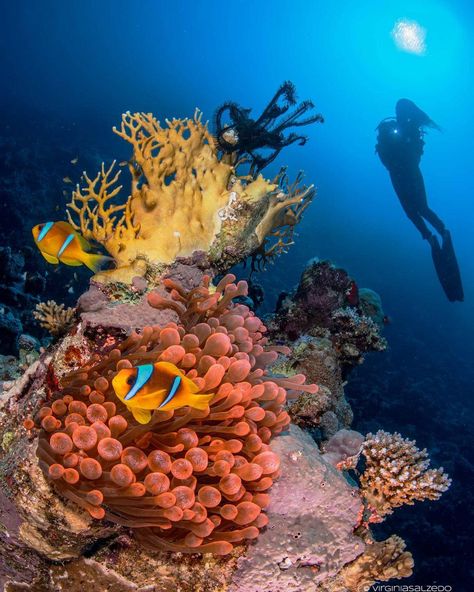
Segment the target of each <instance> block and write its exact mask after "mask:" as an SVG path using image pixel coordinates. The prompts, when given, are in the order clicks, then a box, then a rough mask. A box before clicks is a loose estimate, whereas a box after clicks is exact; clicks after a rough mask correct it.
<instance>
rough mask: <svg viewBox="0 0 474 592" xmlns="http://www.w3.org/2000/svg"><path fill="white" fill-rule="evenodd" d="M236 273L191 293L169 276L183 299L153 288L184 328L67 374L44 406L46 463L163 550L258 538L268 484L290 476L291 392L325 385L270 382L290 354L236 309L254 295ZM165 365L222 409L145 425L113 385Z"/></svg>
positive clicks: (204, 548)
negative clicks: (286, 439)
mask: <svg viewBox="0 0 474 592" xmlns="http://www.w3.org/2000/svg"><path fill="white" fill-rule="evenodd" d="M234 279H235V277H234V276H226V277H225V278H223V279H222V280H221V282H219V284H218V285H217V286H216V287H215V288H214V289H213V290H210V289H209V278H208V277H207V278H205V279H204V283H203V284H202V285H201V286H199V287H198V288H195V289H194V290H191V291H186V290H184V289H183V287H182V286H180V285H179V284H176V283H175V282H173V281H171V280H165V286H166V287H167V288H168V289H169V290H170V292H171V297H172V299H170V298H169V297H164V296H161V295H160V294H159V293H157V292H151V293H150V294H149V296H148V301H149V302H150V304H151V305H152V306H153V307H156V308H160V309H172V310H174V311H175V312H176V313H177V314H178V317H179V321H178V324H174V323H171V324H167V325H166V326H165V327H164V328H160V327H145V328H144V329H143V331H142V334H141V335H138V334H132V335H130V336H129V337H128V338H127V339H126V340H125V341H124V342H123V343H121V344H118V345H117V346H116V347H114V349H112V350H111V351H110V352H109V354H108V355H105V356H104V357H103V358H101V359H100V358H98V357H96V358H93V359H92V360H90V361H89V362H87V363H86V364H85V365H83V366H81V367H80V368H79V369H78V370H76V371H74V372H72V373H70V374H67V375H66V376H64V377H63V378H62V380H61V386H62V388H61V390H60V391H59V392H58V393H57V394H56V395H55V396H54V400H53V402H52V403H51V404H48V405H46V406H44V407H42V408H41V409H40V411H39V415H38V420H39V421H40V422H41V426H42V428H43V429H42V432H41V435H40V439H39V445H38V456H39V458H40V466H41V467H42V468H43V471H44V472H45V474H46V475H47V476H48V478H49V479H51V480H52V481H53V483H54V486H55V487H56V489H57V490H58V491H59V492H60V493H61V494H62V495H64V496H65V497H67V498H68V499H70V500H71V501H74V502H76V503H78V504H79V505H80V506H81V507H83V508H84V509H86V510H87V511H88V512H89V514H90V515H91V516H92V517H93V518H97V519H101V518H104V517H105V518H107V519H108V520H109V521H112V522H117V523H118V524H122V525H126V526H130V527H132V528H134V529H135V530H136V533H137V537H139V540H140V541H141V542H142V543H143V544H144V545H149V546H151V547H152V548H163V549H166V550H173V551H190V552H196V551H201V552H212V553H216V554H225V553H228V552H230V551H231V550H232V547H233V545H232V543H235V542H240V541H242V540H244V539H253V538H255V537H256V536H258V533H259V529H260V528H262V527H263V526H265V525H266V524H267V518H266V516H265V514H262V513H261V512H262V509H264V508H265V507H266V506H267V505H268V502H269V497H268V495H267V493H266V491H267V490H268V489H269V488H270V487H271V485H272V483H273V480H274V479H275V478H276V477H277V476H278V474H279V471H278V469H279V463H280V461H279V458H278V456H277V455H276V454H275V453H273V452H271V451H270V448H269V445H268V444H269V442H270V439H271V437H272V435H275V434H278V433H279V432H280V431H281V430H282V429H284V428H285V427H286V426H287V425H288V423H289V417H288V414H287V413H286V412H285V411H284V410H283V405H284V403H285V400H286V395H287V392H286V390H285V389H288V390H289V392H290V394H291V395H292V396H295V395H296V394H298V393H299V392H300V391H310V392H315V388H314V385H313V386H305V385H304V384H303V380H304V377H303V376H301V375H298V376H294V377H292V378H287V379H278V378H275V379H269V378H267V377H266V372H265V369H266V366H267V365H268V364H269V363H271V362H273V361H274V360H275V358H276V357H277V356H278V353H277V351H275V350H274V349H272V348H269V346H268V345H267V339H266V338H265V337H264V335H263V334H264V333H265V331H266V328H265V326H264V325H263V324H262V322H261V321H260V319H258V317H256V316H255V315H254V314H253V313H252V312H251V311H250V310H249V309H248V308H247V307H246V306H244V305H239V304H237V305H233V304H232V299H233V298H234V297H236V296H241V295H246V293H247V285H246V284H245V282H240V283H239V284H238V285H236V284H233V283H232V282H233V280H234ZM156 361H166V362H170V363H172V364H174V365H176V367H177V368H179V369H181V370H182V371H184V372H186V375H187V376H188V377H189V378H191V379H192V380H193V381H194V382H195V384H196V385H197V386H198V387H199V389H200V392H202V393H212V394H214V398H213V399H212V402H211V403H210V404H209V406H210V409H207V410H205V411H199V410H197V409H193V408H188V407H184V408H182V409H176V410H175V411H164V410H163V411H159V410H156V411H155V412H154V415H153V418H152V421H151V422H150V423H149V424H146V425H140V424H137V422H136V421H134V419H133V417H132V415H131V414H130V412H129V411H128V410H127V407H126V406H125V405H123V404H122V403H121V402H120V401H119V399H118V398H117V397H116V395H115V393H114V392H113V389H112V388H111V380H112V378H113V376H114V375H115V373H116V372H117V371H119V370H121V369H123V368H131V367H133V366H134V365H139V364H143V363H154V362H156Z"/></svg>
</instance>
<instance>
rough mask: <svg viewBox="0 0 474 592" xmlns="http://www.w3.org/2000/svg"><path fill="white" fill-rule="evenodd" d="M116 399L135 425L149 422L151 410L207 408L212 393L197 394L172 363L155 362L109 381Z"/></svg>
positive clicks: (195, 389)
mask: <svg viewBox="0 0 474 592" xmlns="http://www.w3.org/2000/svg"><path fill="white" fill-rule="evenodd" d="M112 387H113V389H114V391H115V394H116V395H117V397H118V398H119V399H120V400H121V401H122V403H125V405H126V406H127V408H128V410H129V411H131V412H132V414H133V417H134V418H135V419H136V420H137V421H138V422H139V423H143V424H145V423H149V422H150V420H151V416H152V412H153V411H154V410H155V409H162V410H170V409H179V408H180V407H185V406H186V405H189V407H194V409H202V410H204V409H207V407H208V405H209V403H210V401H211V399H212V398H213V396H214V394H210V395H205V394H200V393H199V388H198V387H197V386H196V385H195V384H194V382H193V381H192V380H191V379H189V378H187V377H186V376H185V375H184V374H183V373H182V372H181V371H180V370H179V369H178V368H177V367H176V366H175V365H174V364H171V363H169V362H156V363H155V364H143V365H141V366H136V367H135V368H123V369H122V370H120V371H119V372H118V373H117V374H116V375H115V377H114V378H113V379H112Z"/></svg>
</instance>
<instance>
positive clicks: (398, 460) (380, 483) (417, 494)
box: [360, 430, 451, 522]
mask: <svg viewBox="0 0 474 592" xmlns="http://www.w3.org/2000/svg"><path fill="white" fill-rule="evenodd" d="M362 454H363V456H364V457H365V462H366V468H365V471H364V473H363V474H362V475H361V478H360V485H361V493H362V496H363V497H364V498H365V499H366V500H367V502H368V503H369V505H370V507H371V508H372V509H373V511H374V512H376V514H375V515H374V518H373V519H372V521H374V522H376V521H377V520H381V519H382V517H383V516H386V515H387V514H391V513H392V512H393V509H394V508H398V507H399V506H402V505H404V504H408V505H413V504H414V503H415V501H423V500H437V499H439V498H440V497H441V494H442V493H443V492H444V491H446V490H447V489H448V488H449V486H450V485H451V479H450V478H449V477H448V476H447V475H446V474H445V473H444V470H443V468H442V467H441V468H439V469H429V468H428V467H429V465H430V460H429V457H428V454H427V452H426V450H419V449H418V448H417V447H416V445H415V442H414V441H412V440H408V439H406V438H402V436H401V435H400V434H398V433H395V434H389V433H387V432H384V431H382V430H379V431H378V432H377V433H376V434H367V438H366V441H365V442H364V445H363V447H362Z"/></svg>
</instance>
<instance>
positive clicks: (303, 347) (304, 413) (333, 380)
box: [272, 336, 353, 441]
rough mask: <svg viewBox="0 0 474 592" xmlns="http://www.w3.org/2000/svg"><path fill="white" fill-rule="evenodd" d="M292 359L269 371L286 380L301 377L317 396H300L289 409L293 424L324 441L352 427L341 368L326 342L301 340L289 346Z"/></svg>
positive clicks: (311, 339)
mask: <svg viewBox="0 0 474 592" xmlns="http://www.w3.org/2000/svg"><path fill="white" fill-rule="evenodd" d="M291 349H292V352H291V357H290V358H286V359H285V358H284V357H283V359H282V360H281V361H280V360H279V361H277V363H276V365H273V366H272V371H273V372H276V373H281V374H283V375H285V376H291V375H292V374H297V373H302V374H304V375H305V376H307V377H308V380H310V381H311V382H314V383H316V384H317V385H318V387H319V389H318V392H317V393H316V394H312V393H302V394H301V395H300V396H299V397H298V398H297V399H296V400H295V401H294V402H292V403H291V405H290V407H289V410H288V411H289V414H290V417H291V419H292V421H293V422H294V423H296V424H297V425H299V426H301V427H303V428H305V429H308V430H310V431H311V434H312V435H313V437H314V438H315V439H316V440H318V441H320V440H327V439H328V438H330V437H331V436H332V435H333V434H334V433H335V432H337V431H338V430H339V429H341V428H347V427H349V426H350V425H351V423H352V419H353V414H352V410H351V408H350V406H349V404H348V402H347V401H346V399H345V396H344V387H343V379H342V372H341V366H340V362H339V358H338V356H337V353H336V351H335V350H334V347H333V345H332V343H331V341H330V340H329V339H327V338H317V337H308V336H303V337H301V338H300V339H298V340H297V341H295V342H294V343H292V344H291Z"/></svg>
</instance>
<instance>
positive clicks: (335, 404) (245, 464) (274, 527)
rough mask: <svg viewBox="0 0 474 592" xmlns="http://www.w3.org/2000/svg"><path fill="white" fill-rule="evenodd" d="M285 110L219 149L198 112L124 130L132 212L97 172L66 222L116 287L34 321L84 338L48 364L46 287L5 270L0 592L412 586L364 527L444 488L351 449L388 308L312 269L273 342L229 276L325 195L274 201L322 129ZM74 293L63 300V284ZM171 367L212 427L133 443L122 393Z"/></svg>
mask: <svg viewBox="0 0 474 592" xmlns="http://www.w3.org/2000/svg"><path fill="white" fill-rule="evenodd" d="M292 93H293V89H292V87H291V86H289V85H286V86H284V87H282V88H281V89H279V91H278V92H277V94H276V95H275V97H274V99H273V100H272V102H271V103H270V105H269V107H268V108H267V109H266V110H265V111H264V113H263V114H262V116H261V117H260V118H258V119H257V120H251V119H250V118H249V117H248V112H247V113H245V112H244V110H241V109H240V108H237V107H236V108H235V109H234V110H233V111H232V109H231V108H229V109H228V112H229V113H230V112H231V111H232V113H233V114H234V115H235V118H234V126H235V127H236V129H234V130H233V129H228V128H227V127H225V125H224V124H223V118H221V119H219V122H218V123H219V124H222V126H221V129H220V131H219V130H217V131H218V134H217V138H216V137H214V136H212V135H211V133H210V132H209V130H208V129H207V126H206V125H205V124H204V123H203V122H202V120H201V115H200V114H199V113H198V112H196V114H195V116H194V118H191V119H173V120H172V121H166V123H165V125H163V126H162V125H161V124H160V123H159V122H158V121H157V120H156V119H155V118H154V117H153V116H152V115H151V114H145V113H135V114H131V113H128V112H127V113H125V114H124V115H123V117H122V124H121V126H120V128H119V129H114V131H115V133H117V135H118V136H120V137H121V138H122V139H124V140H125V141H126V142H128V143H129V144H130V145H131V146H132V151H133V154H132V157H131V159H130V161H129V162H128V171H129V173H130V175H131V191H130V196H129V197H126V196H124V195H123V194H122V187H121V185H120V182H119V181H120V174H119V173H118V172H117V169H116V168H115V165H114V164H112V165H111V166H110V167H106V166H105V165H102V167H101V169H100V171H99V173H98V175H97V176H96V177H90V176H88V175H87V174H86V173H83V176H82V179H81V183H80V184H79V185H77V186H76V188H75V190H74V191H73V194H72V196H71V198H70V203H69V205H68V207H69V211H68V216H69V219H70V221H71V223H73V224H74V225H75V228H76V229H77V230H79V231H80V232H81V233H82V234H83V235H84V237H85V238H86V239H91V240H95V241H97V242H99V243H100V244H102V245H103V246H104V247H105V248H106V249H107V250H108V251H109V253H110V254H111V255H112V256H113V257H114V259H115V261H116V264H117V269H115V270H112V271H109V272H103V273H101V274H99V275H97V276H96V277H95V278H94V280H93V281H92V282H91V285H90V288H89V290H88V291H87V292H85V293H84V294H82V296H81V297H80V298H79V301H78V304H77V314H76V315H75V317H74V318H73V317H72V313H68V312H67V311H66V310H65V309H62V308H61V307H57V305H56V307H54V306H53V305H51V307H50V308H49V309H48V310H46V308H45V307H44V306H42V307H41V311H42V313H43V322H44V323H46V322H48V323H49V324H50V325H53V321H54V316H55V315H56V317H57V318H56V321H55V322H56V324H55V325H54V327H57V329H54V330H56V331H57V332H59V331H60V329H59V326H60V325H61V323H62V321H63V320H68V319H66V317H67V316H68V315H69V314H70V315H71V318H70V319H69V320H70V321H71V323H72V327H71V330H69V331H67V333H66V334H65V335H63V336H62V337H61V338H60V339H57V340H53V341H52V342H51V340H50V341H49V346H48V348H47V349H46V350H44V349H42V348H41V347H40V345H41V344H39V343H38V342H37V341H36V340H35V339H34V338H31V337H30V336H28V335H25V334H23V331H24V330H25V328H26V323H25V320H24V318H23V317H20V316H19V315H18V314H17V312H16V309H17V308H20V309H23V310H26V309H28V310H27V314H28V316H29V317H31V316H32V315H31V312H30V311H31V310H32V309H33V308H34V305H35V304H36V303H37V302H38V300H39V294H40V292H41V291H42V289H43V287H44V281H41V279H42V275H41V274H38V273H36V275H35V274H34V273H33V272H32V271H31V268H30V269H28V270H26V269H25V267H26V265H27V262H26V261H25V258H23V260H22V258H21V254H18V253H16V252H15V251H14V250H10V251H8V250H0V261H5V266H4V267H5V270H6V271H5V272H4V271H3V269H2V273H4V275H3V276H2V278H0V279H1V282H0V283H1V288H0V302H1V303H2V304H1V306H2V309H3V313H4V315H3V317H2V320H3V322H4V323H6V329H7V330H6V331H5V335H6V336H7V338H5V339H6V341H8V343H7V346H8V348H11V347H12V346H13V344H14V343H16V344H17V345H18V347H19V349H20V357H19V358H18V359H17V358H14V357H13V356H5V358H4V359H2V360H1V362H2V364H3V366H2V377H1V380H2V392H1V394H0V546H1V548H2V554H0V588H2V587H3V586H4V587H5V590H8V591H10V592H11V591H13V590H20V589H27V590H28V589H29V590H34V591H36V592H57V591H58V590H65V589H67V590H68V592H79V591H82V590H83V589H84V586H85V585H86V586H87V585H89V584H90V582H93V585H94V586H95V588H97V589H98V590H102V589H103V590H107V589H110V588H111V587H113V588H114V589H115V590H117V591H119V592H120V591H121V590H123V591H124V592H125V591H128V590H137V591H138V590H140V591H142V592H145V591H148V590H154V589H157V588H158V587H159V589H160V591H163V592H171V591H173V592H174V591H175V590H181V591H182V592H191V591H192V592H199V591H203V590H206V591H209V592H222V591H223V590H228V591H229V592H234V591H235V592H237V591H239V592H269V591H271V592H280V591H283V590H284V591H285V592H287V591H289V592H291V591H292V590H294V591H295V592H296V591H301V590H305V591H308V592H312V591H314V592H317V591H320V592H323V591H324V592H342V591H343V590H345V591H347V590H349V591H350V592H356V591H358V590H360V589H363V588H364V587H366V586H368V585H371V584H372V583H373V582H375V581H377V580H382V581H383V580H386V579H388V578H392V577H405V576H407V575H409V574H410V573H411V568H412V558H411V555H410V554H409V553H408V552H406V551H405V546H404V542H403V541H402V540H401V539H399V538H398V537H395V536H392V537H390V538H388V539H387V540H385V541H381V542H376V541H374V539H373V538H372V535H371V531H370V523H371V522H375V521H378V520H380V519H381V518H382V517H384V516H386V515H387V514H388V513H390V512H391V511H392V509H393V508H395V507H397V506H398V505H400V504H401V503H413V501H414V500H415V499H425V498H428V499H437V498H438V497H439V495H440V494H441V492H442V491H444V490H445V489H446V488H447V487H448V486H449V478H448V477H447V476H446V475H444V473H443V472H442V470H433V469H428V460H427V455H426V452H425V451H418V450H417V449H416V448H415V447H414V443H412V442H410V441H407V440H403V439H402V438H401V437H400V436H399V435H398V434H395V435H393V436H390V435H387V434H384V433H382V432H379V433H378V434H376V435H375V436H372V435H370V434H369V437H368V440H367V441H366V442H365V443H364V442H363V438H362V436H361V435H360V434H358V433H357V432H354V431H351V430H349V429H348V428H349V427H350V425H351V422H352V411H351V408H350V406H349V405H348V403H347V401H346V400H345V397H344V384H345V383H344V380H345V378H346V377H347V375H348V373H349V371H350V370H351V369H352V368H353V367H354V366H356V365H357V364H359V363H360V362H361V361H362V359H363V356H364V355H365V353H367V352H370V351H381V350H382V349H383V348H384V347H385V341H384V340H383V338H382V337H381V336H380V329H381V328H382V325H383V323H384V315H383V310H382V307H381V303H380V299H379V298H378V296H377V295H376V294H375V293H373V292H371V291H369V290H364V289H361V290H359V289H358V287H357V285H356V283H355V281H354V280H353V279H352V278H350V277H349V276H348V274H347V273H346V272H345V271H344V270H341V269H338V268H336V267H335V266H333V265H331V264H330V263H329V262H321V261H313V262H312V263H311V264H310V265H309V266H308V268H307V269H306V270H305V272H304V273H303V275H302V278H301V282H300V285H299V286H298V288H297V289H296V290H295V292H294V293H293V294H291V295H286V297H282V298H281V301H280V306H279V307H278V310H277V313H276V314H275V315H274V317H273V318H272V319H271V320H269V323H265V325H269V330H268V331H267V329H266V326H265V325H264V324H263V323H262V321H261V320H260V319H259V318H258V317H257V316H256V315H255V313H254V312H252V310H250V309H249V307H247V306H246V304H247V303H248V304H251V305H252V306H255V307H256V306H257V305H258V304H259V302H260V301H261V299H262V291H261V289H260V290H259V288H258V286H256V285H255V286H254V288H253V292H252V294H251V297H252V299H251V300H250V299H249V295H248V287H247V285H246V284H245V282H238V283H234V280H235V278H234V277H233V276H224V277H223V278H222V279H220V281H219V276H218V275H217V274H219V273H223V272H224V271H225V270H227V269H228V267H229V266H231V265H233V264H234V263H236V262H240V261H241V260H243V259H245V258H246V257H248V256H251V257H252V267H253V269H255V268H257V267H259V265H265V262H266V261H268V260H271V259H272V258H273V257H274V256H275V255H276V254H278V253H279V252H281V251H284V250H286V249H287V248H288V246H289V245H290V244H292V241H293V233H294V229H295V225H296V224H297V223H298V222H299V220H300V219H301V216H302V214H303V213H304V211H305V210H306V208H307V207H308V205H309V204H310V203H311V200H312V198H313V196H314V190H313V187H312V186H310V187H304V186H303V185H302V184H301V180H302V177H301V175H299V176H298V177H297V178H296V181H295V182H294V183H293V184H291V183H289V181H288V177H287V175H286V173H285V170H284V169H282V170H281V171H280V173H279V175H278V176H277V177H276V178H274V179H273V180H267V179H265V178H264V177H263V176H262V175H261V174H260V173H259V171H260V170H261V169H262V168H263V167H264V166H266V164H268V162H270V161H271V160H272V159H273V158H274V157H275V156H276V155H277V154H278V152H279V150H280V149H281V148H282V147H283V146H284V145H286V144H288V143H291V142H293V141H295V140H298V141H301V142H303V141H304V138H303V137H302V136H296V135H293V134H290V135H289V136H288V137H284V136H283V131H284V130H285V129H288V128H289V127H291V126H293V125H296V126H299V125H305V124H306V123H311V122H312V121H318V120H319V118H320V116H318V115H315V116H313V118H310V120H301V119H299V117H300V116H301V115H302V114H303V113H304V112H306V111H308V110H309V108H310V105H309V104H308V103H302V104H301V105H299V106H296V107H295V109H294V111H291V110H290V106H291V105H292V104H294V96H293V95H292ZM282 98H286V103H285V104H284V105H283V106H281V105H279V104H278V103H279V100H280V99H282ZM225 110H226V109H225V108H224V109H223V110H221V115H222V112H223V111H225ZM280 116H282V117H281V118H280ZM245 117H247V119H245ZM238 125H240V128H239V129H237V127H238ZM245 126H247V127H246V130H247V131H246V132H245V133H247V132H248V130H249V129H250V128H251V130H250V132H248V133H249V134H250V136H245V133H244V134H243V133H242V130H244V128H245ZM244 131H245V130H244ZM264 132H265V133H267V136H265V133H264ZM226 142H227V143H228V144H229V145H226V144H225V143H226ZM232 142H234V143H232ZM262 148H272V149H273V151H274V152H273V153H272V152H271V153H270V155H269V157H265V156H264V155H263V154H262V153H261V152H260V150H261V149H262ZM245 157H250V159H251V160H252V162H251V171H250V173H251V174H250V175H245V174H242V168H240V167H241V166H245V162H244V161H245ZM95 160H97V159H95ZM101 160H102V158H101V159H100V160H99V161H98V162H100V161H101ZM69 161H70V162H71V163H73V162H77V158H73V159H72V160H71V157H69ZM247 162H248V160H247ZM81 164H82V160H81ZM86 164H87V166H89V165H91V164H92V165H93V166H97V162H96V163H93V162H91V160H90V159H89V162H88V163H86ZM71 175H72V176H73V177H74V175H73V172H71ZM64 182H65V183H70V182H71V179H70V177H69V173H68V176H66V177H64ZM33 201H34V203H35V204H37V203H39V201H40V200H39V199H38V193H36V194H35V197H34V199H33ZM32 203H33V202H32ZM39 211H41V212H43V211H44V210H39ZM53 216H54V213H53V212H48V215H47V216H45V219H50V220H52V219H53ZM35 223H36V221H35ZM41 264H43V262H41ZM78 273H79V274H80V271H78ZM60 274H61V271H60V269H58V270H55V271H54V277H52V279H51V278H50V279H49V282H50V284H51V285H57V284H63V282H62V281H61V280H58V278H60ZM44 277H45V278H46V277H47V276H46V274H44ZM74 277H75V280H74V281H79V279H78V278H80V275H78V276H77V277H76V275H74ZM211 278H212V279H213V280H215V282H216V285H213V284H212V283H211ZM62 287H63V288H66V287H67V289H68V292H69V291H70V290H73V288H72V284H70V285H66V283H65V282H64V285H63V286H62ZM28 290H29V291H30V292H28ZM27 292H28V293H29V294H30V295H29V296H25V294H26V293H27ZM54 295H55V297H56V298H59V299H60V300H61V301H65V302H66V300H65V299H61V296H59V297H58V296H57V292H54ZM51 297H52V296H51ZM22 298H23V300H22ZM25 298H26V300H25ZM9 313H11V314H9ZM57 313H58V314H57ZM47 315H49V316H47ZM31 320H32V319H30V321H31ZM9 324H10V325H11V327H10V328H9V329H8V325H9ZM28 332H30V330H29V328H28ZM33 334H34V333H33ZM290 345H291V349H290V347H289V346H290ZM6 353H10V351H8V352H6ZM159 361H166V362H168V363H169V364H172V365H173V368H174V369H175V370H176V372H177V373H178V375H179V376H181V377H183V376H184V375H185V376H186V378H187V379H188V380H189V381H193V382H194V385H195V386H196V387H197V389H198V390H199V393H202V394H204V396H205V397H206V403H207V406H206V407H205V408H204V409H201V410H198V409H194V408H193V407H191V406H184V407H181V408H178V409H174V410H170V411H165V410H163V409H157V410H154V411H153V414H152V415H151V417H150V421H149V423H138V422H137V421H136V420H135V418H134V416H133V414H132V413H131V412H130V410H129V407H127V406H126V405H124V404H123V403H122V397H121V398H119V397H118V396H117V394H116V392H115V391H114V383H113V380H114V378H115V377H116V375H117V374H118V373H119V372H122V371H123V370H127V369H128V370H130V369H134V368H135V367H141V368H143V366H144V365H149V364H151V363H153V364H154V363H156V362H159ZM137 372H138V371H137ZM306 382H309V383H310V384H306ZM313 383H314V384H313ZM187 384H189V383H187ZM137 388H138V387H137ZM194 396H198V395H194ZM207 398H209V401H208V400H207ZM287 404H288V405H287ZM290 417H291V419H292V420H293V422H294V423H297V424H299V425H290ZM299 426H300V427H299ZM301 428H304V429H305V430H306V432H307V433H305V432H303V431H302V429H301ZM308 432H309V433H308ZM310 435H311V436H312V437H310ZM274 436H277V437H274ZM315 440H316V441H315ZM321 441H322V442H323V446H322V452H320V451H319V448H318V445H317V443H316V442H321ZM362 455H363V456H364V459H365V461H366V469H365V472H364V473H363V474H362V476H361V477H360V488H359V487H357V479H356V477H357V476H358V474H357V462H358V461H359V459H360V457H361V456H362ZM350 471H352V473H351V472H350ZM170 551H171V552H170Z"/></svg>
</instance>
